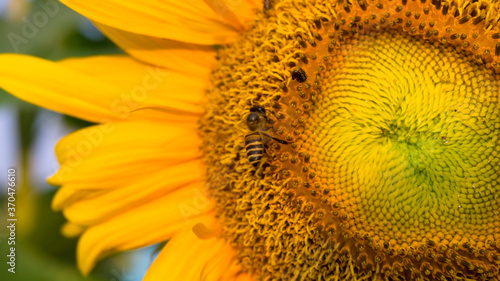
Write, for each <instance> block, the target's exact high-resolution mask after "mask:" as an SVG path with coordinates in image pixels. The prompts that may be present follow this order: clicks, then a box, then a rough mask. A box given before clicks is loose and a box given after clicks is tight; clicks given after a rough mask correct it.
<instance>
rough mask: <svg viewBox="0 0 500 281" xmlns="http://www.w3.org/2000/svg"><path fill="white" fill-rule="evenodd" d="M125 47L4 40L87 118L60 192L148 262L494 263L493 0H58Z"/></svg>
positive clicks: (497, 39)
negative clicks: (37, 50)
mask: <svg viewBox="0 0 500 281" xmlns="http://www.w3.org/2000/svg"><path fill="white" fill-rule="evenodd" d="M62 2H63V3H65V4H67V5H68V6H69V7H71V8H73V9H74V10H76V11H77V12H79V13H81V14H83V15H84V16H86V17H88V18H90V19H91V20H93V21H94V22H95V23H96V25H97V26H98V27H99V28H100V29H101V30H102V31H103V33H105V34H106V35H107V36H108V37H109V38H111V39H112V40H113V41H114V42H115V43H116V44H117V45H119V46H120V47H121V48H122V49H123V50H125V51H126V52H127V54H128V55H120V56H100V57H90V58H70V59H66V60H62V61H59V62H50V61H45V60H42V59H38V58H34V57H28V56H22V55H12V54H7V55H2V56H0V65H1V66H2V67H1V70H0V71H1V72H0V73H1V76H0V77H1V80H0V81H1V82H0V86H1V87H3V88H4V89H6V90H7V91H9V92H11V93H12V94H14V95H16V96H18V97H20V98H21V99H24V100H27V101H29V102H31V103H34V104H37V105H40V106H43V107H46V108H48V109H52V110H56V111H59V112H61V113H64V114H69V115H72V116H75V117H78V118H81V119H85V120H88V121H91V122H94V123H97V124H96V125H95V126H91V127H88V128H84V129H82V130H80V131H77V132H75V133H73V134H70V135H69V136H67V137H65V138H64V139H63V140H61V141H60V142H59V143H58V145H57V147H56V153H57V155H58V159H59V162H60V165H61V168H60V170H59V171H58V172H57V173H56V174H55V175H54V176H52V177H51V178H50V179H49V182H50V183H51V184H54V185H60V186H61V188H60V190H59V191H58V193H57V195H56V196H55V198H54V201H53V208H54V209H55V210H62V211H63V213H64V215H65V216H66V217H67V219H68V223H67V225H66V226H65V227H64V229H63V232H64V233H66V234H67V235H81V238H80V240H79V245H78V265H79V267H80V269H81V271H82V272H83V273H84V274H88V273H89V272H90V271H91V270H92V268H93V266H94V265H95V263H96V261H97V260H99V259H101V258H103V257H105V256H107V255H109V254H111V253H114V252H117V251H124V250H129V249H134V248H138V247H143V246H146V245H151V244H155V243H159V242H162V241H168V242H167V244H166V246H165V247H164V248H163V249H162V251H161V253H160V255H159V256H158V258H157V259H156V260H155V262H154V263H153V265H152V266H151V268H150V270H149V271H148V274H147V275H146V277H145V280H499V267H500V256H499V254H500V196H499V195H500V184H499V175H500V163H499V160H500V153H499V152H500V141H499V136H500V105H499V95H500V94H499V93H500V91H499V90H500V83H499V81H500V23H499V21H500V12H499V9H500V6H499V4H498V3H499V2H498V1H496V0H492V1H489V0H480V1H454V0H452V1H448V0H445V1H442V0H433V1H427V0H418V1H416V0H380V1H378V0H375V1H367V0H358V1H349V0H347V1H327V0H307V1H306V0H295V1H293V0H280V1H277V0H276V1H251V0H233V1H230V0H217V1H212V0H205V1H196V0H191V1H185V2H181V1H170V0H168V1H157V0H151V1H147V3H146V1H116V0H108V1H95V0H87V1H80V0H73V1H69V0H67V1H66V0H65V1H62Z"/></svg>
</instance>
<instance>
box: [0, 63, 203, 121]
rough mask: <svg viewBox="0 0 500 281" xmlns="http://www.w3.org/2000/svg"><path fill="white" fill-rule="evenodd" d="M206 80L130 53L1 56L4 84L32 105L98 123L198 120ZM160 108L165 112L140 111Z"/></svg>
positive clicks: (0, 77) (0, 73)
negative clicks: (54, 59)
mask: <svg viewBox="0 0 500 281" xmlns="http://www.w3.org/2000/svg"><path fill="white" fill-rule="evenodd" d="M207 84H208V81H207V79H206V78H203V79H196V78H193V77H192V76H188V75H185V74H180V73H177V72H174V71H171V70H170V71H166V70H165V69H163V68H159V67H152V66H148V65H145V64H141V63H138V62H136V61H134V60H133V59H131V58H130V57H127V56H109V57H91V58H84V59H71V60H65V61H62V62H60V63H55V62H51V61H47V60H43V59H39V58H35V57H30V56H24V55H13V54H8V55H0V87H2V88H4V89H5V90H7V91H9V92H11V93H12V94H13V95H15V96H17V97H19V98H21V99H23V100H26V101H28V102H30V103H34V104H36V105H39V106H42V107H45V108H48V109H51V110H54V111H58V112H61V113H64V114H68V115H72V116H75V117H77V118H80V119H84V120H89V121H91V122H96V123H107V122H110V121H117V120H124V119H128V118H130V119H156V120H158V119H160V120H164V121H171V120H184V121H186V122H196V121H197V120H198V118H199V116H200V114H202V108H201V104H202V103H203V100H204V92H205V90H206V88H207ZM148 106H153V107H158V108H160V109H162V110H161V112H160V111H154V110H139V111H136V112H134V110H136V109H140V108H142V107H148Z"/></svg>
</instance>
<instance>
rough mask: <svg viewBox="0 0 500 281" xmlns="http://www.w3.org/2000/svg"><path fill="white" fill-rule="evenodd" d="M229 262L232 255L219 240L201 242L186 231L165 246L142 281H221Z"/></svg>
mask: <svg viewBox="0 0 500 281" xmlns="http://www.w3.org/2000/svg"><path fill="white" fill-rule="evenodd" d="M233 259H234V251H233V250H232V249H231V247H230V246H229V245H228V244H227V243H226V242H225V240H224V239H223V238H211V239H205V240H201V239H199V238H198V237H197V236H196V235H195V234H194V233H193V231H192V230H191V229H190V228H187V227H186V228H185V229H184V230H183V231H181V232H179V233H178V234H177V235H176V236H175V237H174V238H172V240H170V241H169V242H168V243H167V245H166V246H165V248H164V249H163V250H162V251H161V253H160V255H159V256H158V257H157V258H156V260H155V261H154V263H153V264H152V265H151V267H150V268H149V270H148V273H147V274H146V276H145V277H144V281H157V280H169V281H190V280H223V279H221V277H222V276H223V275H224V272H225V271H226V270H227V269H229V268H230V266H231V264H232V262H233Z"/></svg>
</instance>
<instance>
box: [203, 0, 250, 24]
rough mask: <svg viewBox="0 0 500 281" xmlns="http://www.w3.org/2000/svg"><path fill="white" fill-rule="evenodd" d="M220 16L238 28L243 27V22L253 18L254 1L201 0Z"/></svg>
mask: <svg viewBox="0 0 500 281" xmlns="http://www.w3.org/2000/svg"><path fill="white" fill-rule="evenodd" d="M203 2H205V3H206V4H207V5H208V6H209V7H210V8H211V9H212V10H213V11H214V12H215V13H216V14H217V15H218V16H219V17H220V18H222V19H224V20H225V21H226V22H229V23H231V24H232V25H233V26H235V27H236V28H238V29H240V30H241V29H244V23H245V22H249V21H250V20H252V19H253V18H254V13H255V8H256V7H255V5H254V4H255V3H253V1H251V0H245V1H237V2H235V1H234V0H203Z"/></svg>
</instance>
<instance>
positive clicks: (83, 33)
mask: <svg viewBox="0 0 500 281" xmlns="http://www.w3.org/2000/svg"><path fill="white" fill-rule="evenodd" d="M47 7H51V9H47ZM35 24H36V25H35ZM30 28H31V29H30ZM0 36H1V38H0V53H20V54H28V55H34V56H37V57H42V58H46V59H49V60H59V59H62V58H66V57H81V56H91V55H99V54H111V53H121V52H122V51H121V50H119V49H118V48H117V47H116V46H115V45H114V44H113V43H112V42H110V41H109V40H108V39H106V38H105V37H104V36H103V35H102V34H101V33H100V32H99V31H98V30H97V29H96V28H95V27H94V25H93V24H92V23H91V22H90V21H88V20H87V19H85V18H84V17H82V16H80V15H79V14H77V13H75V12H73V11H72V10H70V9H69V8H67V7H66V6H64V5H63V4H61V3H59V2H58V1H56V0H43V1H42V0H32V1H29V0H0ZM0 79H1V77H0ZM88 125H90V124H89V123H87V122H84V121H81V120H78V119H75V118H71V117H69V116H64V115H60V114H58V113H55V112H52V111H48V110H44V109H41V108H37V107H35V106H33V105H31V104H28V103H25V102H23V101H21V100H19V99H17V98H15V97H13V96H11V95H9V94H7V93H6V92H4V91H3V90H1V89H0V174H1V175H2V176H1V177H0V178H1V180H0V188H1V190H2V192H1V193H0V199H1V204H0V216H1V219H2V224H1V225H2V228H1V231H0V255H1V258H0V260H1V261H2V266H1V269H0V280H2V281H3V280H5V281H7V280H14V281H17V280H23V281H24V280H30V281H31V280H36V281H45V280H47V281H59V280H61V281H62V280H64V281H73V280H75V281H78V280H90V281H111V280H112V281H135V280H142V278H143V277H144V274H145V273H146V270H147V268H148V267H149V266H150V264H151V263H152V261H153V260H154V258H155V256H156V247H154V246H153V247H148V248H144V249H139V250H135V251H130V252H126V253H121V254H117V255H114V256H111V257H109V258H107V259H105V260H103V261H101V262H100V263H99V264H98V265H97V267H96V268H95V269H94V270H93V271H92V273H91V275H90V276H89V277H87V278H84V277H82V275H81V274H80V272H79V271H78V269H77V267H76V258H75V257H76V252H75V251H76V244H77V241H78V239H77V238H74V239H69V238H65V237H63V236H62V235H61V233H60V230H61V227H62V226H63V225H64V222H65V220H64V217H63V216H62V214H61V213H54V212H52V210H51V209H50V202H51V199H52V197H53V196H54V193H55V192H56V191H57V188H56V187H53V186H50V185H48V184H47V183H46V182H45V180H46V178H47V177H48V176H49V175H51V174H53V173H54V172H55V171H57V169H58V164H57V160H56V157H55V154H54V147H55V144H56V143H57V141H58V140H60V139H61V138H62V137H64V136H65V135H66V134H68V133H70V132H72V131H74V130H77V129H79V128H82V127H85V126H88ZM9 168H15V169H16V171H17V188H16V201H15V205H16V217H17V219H18V221H17V224H16V245H15V246H16V273H15V274H12V273H10V272H8V271H7V269H8V268H9V265H8V264H7V262H8V257H7V255H8V254H9V252H8V249H9V247H10V246H9V245H7V242H8V240H7V238H8V234H9V233H8V229H7V228H6V225H7V217H6V215H7V170H8V169H9Z"/></svg>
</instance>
